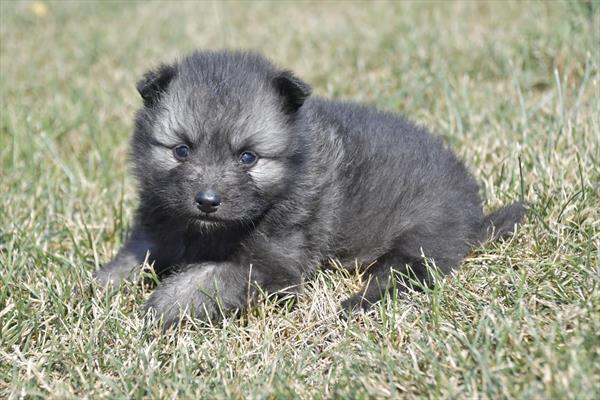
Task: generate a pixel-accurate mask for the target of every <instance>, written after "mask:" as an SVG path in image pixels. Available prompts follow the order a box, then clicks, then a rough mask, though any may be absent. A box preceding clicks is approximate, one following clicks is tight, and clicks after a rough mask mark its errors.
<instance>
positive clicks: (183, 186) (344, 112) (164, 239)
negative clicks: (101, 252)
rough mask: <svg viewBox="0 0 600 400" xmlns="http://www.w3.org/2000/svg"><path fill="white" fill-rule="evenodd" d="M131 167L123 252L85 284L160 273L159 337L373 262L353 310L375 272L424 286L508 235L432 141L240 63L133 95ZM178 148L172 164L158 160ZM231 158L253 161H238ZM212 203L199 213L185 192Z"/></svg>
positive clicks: (376, 294) (154, 301)
mask: <svg viewBox="0 0 600 400" xmlns="http://www.w3.org/2000/svg"><path fill="white" fill-rule="evenodd" d="M138 89H139V91H140V93H141V94H142V97H143V98H144V104H145V106H144V107H143V108H142V109H141V110H140V111H139V112H138V113H137V116H136V128H135V133H134V135H133V139H132V151H131V156H132V159H133V164H134V170H135V174H136V176H137V178H138V180H139V195H140V204H139V208H138V212H137V217H136V221H135V225H134V229H133V232H132V235H131V238H130V239H129V241H128V242H127V243H126V244H125V245H124V246H123V248H122V249H121V250H120V251H119V253H118V255H117V256H116V258H115V259H114V260H113V261H112V262H111V263H109V264H108V265H106V266H105V267H104V268H102V269H101V270H99V271H97V273H96V277H97V279H98V280H99V281H100V282H102V283H103V284H108V283H118V282H119V281H120V280H122V279H124V278H127V277H131V276H132V275H134V274H135V273H136V272H137V271H138V267H139V264H140V263H142V261H143V260H144V258H145V257H146V254H147V253H148V252H149V259H150V260H151V261H153V262H154V266H155V269H156V271H157V272H158V273H159V274H166V273H168V272H171V271H173V270H177V272H176V273H172V274H170V275H169V276H167V277H166V278H165V279H164V281H163V282H162V283H161V284H160V285H159V287H158V288H157V289H156V291H155V292H154V293H153V295H152V297H151V298H150V300H149V301H148V303H147V307H146V309H147V310H152V311H153V312H155V313H157V314H158V315H159V316H161V317H163V318H164V322H165V323H166V324H167V326H168V325H170V324H173V323H175V322H177V321H178V320H179V318H180V316H181V315H182V313H187V314H191V315H192V316H195V317H198V318H202V319H207V318H218V317H219V316H220V315H221V312H227V311H231V310H234V309H243V308H244V307H245V306H247V302H248V300H250V301H252V299H253V298H254V297H255V295H256V288H257V287H260V288H261V289H262V290H265V291H267V292H269V293H280V292H292V293H293V292H295V291H297V290H298V289H299V286H300V284H301V282H302V281H303V280H304V279H309V278H310V277H312V276H313V275H314V273H315V271H316V270H317V268H318V266H319V265H320V263H321V262H323V261H324V260H328V259H330V258H337V259H340V260H341V261H342V262H343V263H345V265H347V266H348V267H351V266H353V265H355V260H358V262H359V263H362V264H365V265H367V264H372V263H374V265H373V266H372V267H371V268H370V269H369V271H368V274H369V282H370V283H369V284H367V286H365V288H364V290H362V291H361V292H360V293H357V294H356V295H355V296H353V297H352V298H350V299H348V300H347V301H346V302H344V304H343V307H344V308H345V309H354V308H356V307H363V308H365V307H367V306H368V305H370V304H372V303H374V302H376V301H377V300H379V299H380V298H381V296H382V294H383V293H384V292H385V291H386V290H388V288H389V287H391V286H397V287H398V288H399V289H400V290H403V288H405V286H404V284H403V283H402V281H399V284H398V285H390V270H391V269H392V268H393V269H395V270H396V271H397V273H399V274H400V275H402V274H406V273H407V272H408V271H409V269H410V270H412V272H413V276H416V277H417V278H418V279H419V280H421V281H423V282H425V283H430V282H431V278H430V276H429V275H428V273H427V270H426V268H425V267H424V259H423V255H424V256H426V257H429V258H432V259H434V260H435V263H436V265H437V267H438V268H439V269H440V270H441V271H442V272H444V273H447V272H449V271H450V270H451V269H452V268H454V267H456V266H457V265H458V264H459V263H460V262H461V260H462V259H463V257H464V256H465V254H466V253H467V252H468V251H469V250H470V249H471V247H472V246H474V245H477V244H478V243H480V242H482V241H484V240H486V239H487V238H489V237H491V236H493V237H498V236H502V235H505V234H507V233H510V232H512V231H513V230H514V228H515V224H517V223H518V222H519V221H520V220H521V218H522V216H523V214H524V210H525V208H524V206H523V205H522V204H521V203H514V204H512V205H509V206H507V207H505V208H503V209H500V210H498V211H496V212H494V213H492V214H491V215H489V216H487V217H486V216H484V214H483V211H482V207H481V200H480V197H479V195H478V190H479V189H478V186H477V184H476V182H475V180H474V179H473V177H472V176H471V174H470V173H469V172H468V171H467V169H466V168H465V167H464V165H463V164H462V163H461V162H460V161H459V160H458V159H457V158H456V156H455V155H454V154H453V153H452V151H451V150H449V149H448V148H447V147H446V146H445V145H444V144H443V142H442V141H441V140H440V139H439V138H437V137H435V136H432V135H431V134H430V133H428V132H427V131H426V130H425V129H424V128H421V127H418V126H416V125H414V124H412V123H411V122H409V121H407V120H406V119H404V118H403V117H401V116H399V115H396V114H391V113H387V112H382V111H378V110H376V109H374V108H371V107H365V106H361V105H358V104H353V103H347V102H334V101H328V100H323V99H319V98H309V97H308V96H309V94H310V87H309V86H308V85H307V84H306V83H304V82H302V81H301V80H299V79H298V78H296V77H294V75H292V74H291V73H290V72H288V71H282V70H279V69H277V68H276V67H275V66H274V65H272V64H271V63H270V62H269V61H268V60H266V59H265V58H263V57H262V56H260V55H258V54H255V53H248V52H229V51H223V52H197V53H193V54H191V55H189V56H188V57H185V58H184V59H183V60H182V61H181V62H179V63H177V64H175V65H173V66H167V67H165V66H163V67H161V68H159V69H158V70H157V71H154V72H151V73H149V74H147V75H146V76H145V77H144V79H143V80H142V81H141V82H140V84H138ZM181 144H185V145H187V146H188V147H189V149H190V156H189V158H188V159H186V160H184V161H180V160H178V159H176V158H175V157H174V155H173V154H172V151H173V150H172V149H173V148H174V147H176V146H178V145H181ZM243 151H252V152H254V153H256V154H257V155H258V156H259V158H258V162H257V164H256V165H254V166H246V165H243V164H241V163H240V162H239V161H238V159H239V156H240V154H241V153H242V152H243ZM206 190H210V191H212V192H214V193H218V194H219V195H220V197H221V199H222V202H221V204H220V205H219V206H218V209H217V211H215V212H211V213H210V214H206V213H204V212H202V211H200V210H199V209H198V208H197V207H196V204H195V203H194V197H195V194H196V193H197V192H199V191H206Z"/></svg>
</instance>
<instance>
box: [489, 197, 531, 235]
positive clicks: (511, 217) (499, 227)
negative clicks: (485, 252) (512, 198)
mask: <svg viewBox="0 0 600 400" xmlns="http://www.w3.org/2000/svg"><path fill="white" fill-rule="evenodd" d="M526 212H527V205H526V204H525V203H523V202H520V201H517V202H515V203H512V204H509V205H507V206H504V207H502V208H499V209H497V210H496V211H494V212H492V213H490V214H488V215H486V216H485V218H484V219H483V229H484V232H483V233H484V235H483V236H484V240H496V239H499V238H504V237H507V236H510V235H512V234H513V233H514V232H515V231H516V229H517V226H518V225H519V223H520V222H521V220H522V219H523V216H524V215H525V213H526Z"/></svg>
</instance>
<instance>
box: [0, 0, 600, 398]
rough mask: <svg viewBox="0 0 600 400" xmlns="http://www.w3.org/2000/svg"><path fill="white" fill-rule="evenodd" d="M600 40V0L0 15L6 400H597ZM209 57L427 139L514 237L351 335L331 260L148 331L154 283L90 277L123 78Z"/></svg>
mask: <svg viewBox="0 0 600 400" xmlns="http://www.w3.org/2000/svg"><path fill="white" fill-rule="evenodd" d="M599 46H600V5H599V3H598V2H596V1H556V2H550V1H548V2H518V3H517V2H514V3H513V2H508V3H507V2H499V1H498V2H489V3H483V2H474V1H473V2H459V3H454V2H446V1H444V2H437V3H426V2H400V1H398V2H390V3H387V2H370V3H359V2H327V3H295V2H273V3H264V2H263V3H257V2H214V3H211V2H191V1H187V2H183V1H181V2H170V3H159V2H134V1H122V2H102V3H94V2H91V1H79V2H78V1H71V2H48V3H46V2H34V3H27V2H12V1H11V2H9V1H2V2H0V94H1V108H0V112H1V114H0V179H1V181H0V183H1V186H0V187H1V188H2V189H1V190H2V195H1V196H0V398H61V399H62V398H74V399H79V398H142V397H146V398H306V399H308V398H373V397H376V398H379V397H401V398H421V397H427V398H482V399H484V398H493V399H497V398H517V399H522V398H531V399H541V398H554V399H565V398H573V399H593V398H598V397H597V396H598V394H599V393H600V266H599V259H600V211H599V203H600V195H599V191H600V146H599V142H600V116H599V111H598V110H600V94H599V93H600V88H599V85H600V55H599V54H600V48H599ZM198 48H201V49H204V48H251V49H256V50H259V51H261V52H263V53H264V54H265V55H267V56H268V57H270V58H271V59H273V60H274V61H275V62H277V63H279V64H280V65H282V66H285V67H287V68H290V69H292V70H294V71H296V72H297V74H298V75H299V76H300V77H302V78H303V79H304V80H306V81H307V82H309V83H311V85H312V86H313V89H314V94H315V95H318V96H324V97H334V98H346V99H354V100H357V101H361V102H365V103H369V104H372V105H375V106H377V107H379V108H381V109H385V110H393V111H397V112H401V113H404V114H405V115H407V116H409V117H410V118H411V119H413V120H415V121H417V122H418V123H420V124H423V125H426V126H428V127H429V128H431V129H432V130H434V131H435V132H437V133H438V134H439V135H441V136H443V137H444V139H445V140H446V141H447V142H448V143H449V144H450V145H451V146H453V147H454V148H455V149H456V151H457V152H458V153H459V154H460V156H461V158H463V159H464V160H465V161H466V163H467V164H468V165H469V167H470V169H471V170H472V171H473V173H474V174H475V176H476V177H477V179H478V181H479V182H480V183H481V188H482V196H483V198H484V201H485V208H486V210H491V209H494V208H496V207H498V206H500V205H502V204H505V203H508V202H510V201H513V200H517V199H521V198H523V199H525V200H526V201H528V202H529V203H530V205H531V208H530V211H529V214H528V216H527V219H526V221H525V223H524V225H523V227H522V229H521V230H520V231H519V232H518V234H517V235H516V236H515V237H513V238H511V239H510V240H507V241H503V242H496V243H491V244H488V245H486V246H484V247H481V248H477V249H475V250H474V251H473V252H472V253H471V254H470V255H469V256H468V258H467V259H466V260H465V262H464V263H463V265H462V266H461V268H460V269H458V270H457V271H456V272H455V273H454V274H452V275H451V276H448V277H446V278H444V279H441V280H439V282H438V284H437V285H436V286H435V287H434V288H433V289H432V290H428V291H426V292H425V293H410V295H409V296H404V297H400V298H394V299H389V300H388V301H386V302H383V303H382V304H380V305H379V306H378V307H376V309H374V310H373V311H372V312H371V313H368V314H359V315H357V316H355V317H354V318H351V319H350V320H347V321H346V320H343V319H340V318H339V317H338V314H337V311H338V304H339V302H340V301H341V300H342V299H343V298H345V297H346V296H348V295H349V294H351V293H352V292H354V291H355V290H357V289H358V288H359V285H360V276H358V275H356V274H354V273H353V274H348V273H345V272H344V271H343V270H342V269H341V268H340V266H339V265H338V263H336V262H335V261H332V262H331V263H330V265H329V266H330V267H332V268H327V269H325V270H324V271H323V272H321V273H319V274H318V276H317V277H316V279H315V280H314V281H313V282H311V283H309V284H307V286H306V288H305V290H304V292H303V294H302V295H301V296H300V298H299V299H298V301H297V302H296V304H295V305H294V306H293V307H281V306H277V305H275V304H273V303H272V302H270V301H268V300H262V301H261V302H260V304H259V305H257V306H256V307H254V308H253V309H252V310H251V311H250V312H249V313H248V314H246V315H244V316H242V317H239V318H233V317H232V318H228V319H227V320H226V321H225V322H224V323H223V325H222V326H214V327H197V326H193V325H185V326H182V327H180V328H178V329H177V330H174V331H171V332H168V333H166V334H162V333H161V332H160V330H158V329H156V328H155V327H153V326H151V325H145V324H144V321H143V319H141V318H140V317H139V314H138V311H139V309H140V306H141V305H142V304H143V301H144V299H145V298H147V297H148V296H149V294H150V293H151V290H152V288H151V287H149V286H148V285H147V284H144V283H142V282H133V283H131V284H129V285H128V286H127V287H125V288H123V289H122V290H121V291H120V292H119V293H117V294H114V295H108V294H102V293H100V292H98V291H96V290H94V289H92V288H91V286H90V284H89V283H90V275H91V272H92V271H93V270H95V269H96V268H98V266H99V265H101V264H102V263H105V262H107V261H108V260H109V259H110V258H111V256H112V255H114V254H115V252H116V250H117V249H118V247H119V245H120V244H121V243H122V242H123V239H124V237H126V235H127V232H128V229H129V227H130V224H131V220H132V214H133V212H134V210H135V204H136V199H135V182H134V180H133V178H132V176H131V174H130V173H129V170H128V161H127V143H128V136H129V134H130V132H131V131H132V126H133V114H134V112H135V110H136V109H137V108H138V107H139V106H140V104H141V100H140V98H139V96H138V94H137V92H136V90H135V83H136V81H137V79H138V78H139V77H140V76H141V75H142V74H143V73H144V72H145V71H146V70H147V69H149V68H151V67H152V66H155V65H157V64H158V63H160V62H162V61H169V60H173V59H175V58H176V57H178V56H180V55H182V54H185V53H186V52H188V51H190V50H192V49H198Z"/></svg>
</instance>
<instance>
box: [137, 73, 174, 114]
mask: <svg viewBox="0 0 600 400" xmlns="http://www.w3.org/2000/svg"><path fill="white" fill-rule="evenodd" d="M176 74H177V69H176V68H175V66H173V65H165V64H163V65H160V66H159V67H158V68H156V69H153V70H150V71H148V72H146V73H145V74H144V76H143V77H142V79H140V81H139V82H138V83H137V86H136V87H137V90H138V92H139V93H140V96H142V99H144V106H146V107H152V106H153V105H155V104H156V103H157V102H158V100H159V99H160V96H161V95H162V94H163V92H164V91H165V90H166V89H167V86H168V85H169V83H170V82H171V81H172V80H173V78H174V77H175V75H176Z"/></svg>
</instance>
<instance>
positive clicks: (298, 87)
mask: <svg viewBox="0 0 600 400" xmlns="http://www.w3.org/2000/svg"><path fill="white" fill-rule="evenodd" d="M273 86H275V90H277V92H278V93H279V95H280V96H281V98H282V99H283V111H284V112H285V113H286V114H293V113H295V112H296V111H298V109H299V108H300V107H301V106H302V104H304V100H306V98H307V97H308V96H310V92H311V89H310V86H309V85H308V84H307V83H305V82H303V81H302V80H300V79H299V78H297V77H295V76H294V74H292V73H291V72H290V71H281V72H279V73H278V74H277V75H276V76H275V77H274V78H273Z"/></svg>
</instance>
